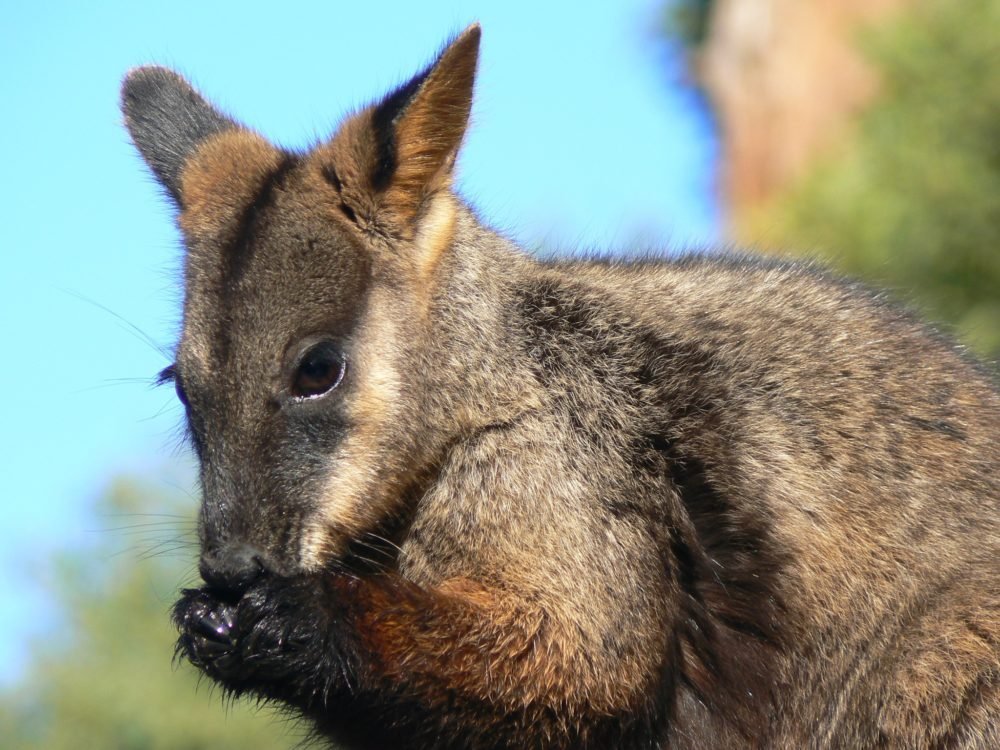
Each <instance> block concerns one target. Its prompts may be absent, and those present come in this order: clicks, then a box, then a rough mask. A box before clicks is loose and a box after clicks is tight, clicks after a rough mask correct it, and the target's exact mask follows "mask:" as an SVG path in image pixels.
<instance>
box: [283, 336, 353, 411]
mask: <svg viewBox="0 0 1000 750" xmlns="http://www.w3.org/2000/svg"><path fill="white" fill-rule="evenodd" d="M346 370H347V362H346V361H345V360H344V355H343V354H342V353H341V351H340V349H339V347H338V346H337V345H336V344H334V343H333V342H332V341H320V342H319V343H318V344H314V345H313V346H311V347H309V348H308V349H307V350H306V352H305V354H303V355H302V359H300V360H299V364H298V366H297V367H296V368H295V374H294V375H293V376H292V385H291V388H290V389H289V392H290V393H291V394H292V396H294V397H296V398H313V397H315V396H322V395H323V394H324V393H327V392H328V391H332V390H333V389H334V388H336V387H337V386H338V385H340V381H341V380H343V379H344V372H345V371H346Z"/></svg>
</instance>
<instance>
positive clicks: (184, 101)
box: [121, 66, 239, 205]
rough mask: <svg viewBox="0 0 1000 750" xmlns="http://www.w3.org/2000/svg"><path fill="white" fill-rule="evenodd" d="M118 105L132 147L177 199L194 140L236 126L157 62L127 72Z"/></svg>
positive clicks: (200, 140)
mask: <svg viewBox="0 0 1000 750" xmlns="http://www.w3.org/2000/svg"><path fill="white" fill-rule="evenodd" d="M121 108H122V113H123V114H124V115H125V126H126V127H127V128H128V131H129V134H130V135H131V136H132V141H133V142H134V143H135V145H136V148H138V149H139V153H141V154H142V157H143V159H145V160H146V163H147V164H148V165H149V167H150V169H152V170H153V172H154V173H155V174H156V176H157V178H158V179H159V180H160V182H161V183H162V184H163V186H164V187H165V188H166V189H167V190H168V191H169V193H170V195H171V197H172V198H173V199H174V201H175V202H176V203H177V204H178V205H180V204H181V191H180V175H181V170H182V169H183V167H184V164H185V162H186V161H187V160H188V159H189V158H190V157H191V155H192V154H193V153H194V151H195V149H196V148H197V147H198V145H199V144H200V143H201V142H202V141H204V140H205V139H206V138H208V137H210V136H213V135H216V134H217V133H221V132H223V131H226V130H234V129H238V127H239V126H238V125H237V124H236V123H235V122H233V121H232V120H230V119H229V118H228V117H226V116H225V115H223V114H222V113H221V112H219V111H218V110H216V109H215V108H214V107H212V105H211V104H209V103H208V102H207V101H205V100H204V99H203V98H202V97H201V95H200V94H199V93H198V92H197V91H195V90H194V89H193V88H192V87H191V85H190V84H189V83H188V82H187V81H185V80H184V79H183V78H181V76H179V75H178V74H177V73H174V72H173V71H172V70H167V69H166V68H160V67H155V66H150V67H143V68H136V69H135V70H132V71H131V72H129V74H128V75H127V76H126V77H125V81H124V82H123V84H122V94H121Z"/></svg>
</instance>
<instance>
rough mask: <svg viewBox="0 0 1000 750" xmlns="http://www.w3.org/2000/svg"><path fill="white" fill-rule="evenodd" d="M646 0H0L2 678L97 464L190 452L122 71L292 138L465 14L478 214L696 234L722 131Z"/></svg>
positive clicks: (596, 230) (366, 92) (104, 476)
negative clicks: (144, 74) (472, 63)
mask: <svg viewBox="0 0 1000 750" xmlns="http://www.w3.org/2000/svg"><path fill="white" fill-rule="evenodd" d="M659 5H660V4H659V3H658V2H656V0H614V1H613V2H612V1H610V0H609V1H607V2H600V3H598V2H582V1H581V0H576V2H568V1H566V0H559V1H558V2H547V3H540V2H538V0H534V1H533V2H527V1H525V0H504V1H503V2H494V3H474V2H463V3H460V2H457V1H456V0H451V1H448V0H427V1H425V2H420V3H416V2H412V1H410V2H403V1H400V2H382V3H346V2H314V3H302V2H287V3H282V4H280V7H279V5H278V4H255V3H250V2H246V1H244V2H212V3H204V2H183V1H174V2H169V3H167V2H163V3H160V2H142V3H136V2H120V3H113V2H92V3H71V2H65V1H64V2H45V1H36V2H32V3H8V4H7V5H6V7H5V8H4V10H3V11H2V18H3V21H2V24H0V69H2V70H3V73H2V75H0V102H3V109H4V116H3V117H2V118H0V143H2V144H3V152H4V171H3V179H2V180H0V211H2V222H0V253H2V258H3V270H2V271H0V321H2V329H0V330H2V332H3V344H4V345H3V347H2V350H0V351H2V354H0V356H2V358H3V361H2V366H0V387H2V389H0V393H3V394H4V396H5V405H4V413H5V415H4V419H3V422H4V429H3V430H0V456H2V467H3V478H4V490H5V492H6V493H7V497H6V498H5V500H4V510H5V515H4V522H3V523H2V524H0V587H2V590H3V591H4V596H2V597H0V679H4V678H6V679H9V678H10V677H11V676H12V675H15V674H16V673H17V670H18V669H19V667H20V665H21V664H22V662H23V657H24V652H25V649H26V645H25V644H26V642H27V639H28V637H29V636H30V635H32V634H35V633H37V632H38V631H39V629H40V628H42V627H46V626H47V627H52V626H53V620H52V611H51V607H49V606H48V605H47V602H48V595H47V593H46V589H45V582H46V580H47V575H48V573H47V571H48V570H49V560H50V559H51V557H52V555H53V553H54V552H55V551H56V550H59V549H62V548H65V547H67V546H71V547H72V546H81V545H82V546H86V545H87V544H88V540H89V539H90V535H92V533H93V531H92V530H94V529H100V528H102V527H106V526H108V525H109V524H108V523H107V522H106V521H102V520H101V519H95V518H94V516H93V503H94V500H95V498H96V497H98V496H99V495H100V493H101V492H102V491H103V489H104V488H105V487H106V486H107V483H108V482H109V481H110V479H111V478H112V477H114V476H116V475H118V474H121V473H132V474H137V473H138V474H140V475H144V476H148V477H151V478H153V481H154V482H155V481H166V480H163V479H159V480H158V479H156V478H158V477H159V478H162V477H165V476H167V475H170V474H172V473H174V472H173V471H172V467H173V466H175V465H176V464H177V463H178V462H179V461H182V460H183V452H180V453H179V452H178V450H177V448H176V445H177V440H176V431H177V425H178V422H179V420H180V417H181V413H180V409H179V408H178V407H177V406H176V405H175V404H174V403H173V394H172V391H171V390H170V389H159V390H155V389H152V388H150V387H149V385H148V383H149V381H150V380H151V378H152V377H153V375H154V374H155V373H156V372H157V371H158V370H160V369H161V368H162V367H164V366H165V365H167V364H168V363H169V359H168V357H169V355H168V354H167V355H165V354H163V353H162V352H160V351H158V350H157V347H159V348H161V349H163V350H166V351H168V352H169V350H170V348H171V346H172V344H173V341H174V337H175V334H176V330H177V325H178V304H179V299H180V297H179V295H180V289H179V283H180V278H179V276H178V273H177V269H178V267H179V258H180V248H179V245H178V239H177V235H176V232H175V231H174V228H173V224H172V221H173V219H172V215H171V211H170V208H169V206H168V204H167V202H166V200H164V199H163V197H162V195H161V194H160V192H159V190H158V189H157V187H156V186H155V184H154V183H153V180H152V178H151V177H150V176H149V175H148V173H147V172H146V170H145V168H144V167H143V165H142V164H141V162H140V160H139V159H138V157H137V156H136V155H135V153H134V152H133V149H132V147H131V146H130V144H129V142H128V138H127V136H126V134H125V131H124V130H123V128H122V127H121V124H120V116H119V113H118V108H117V98H118V85H119V81H120V79H121V77H122V76H123V74H124V73H125V72H126V71H127V70H128V69H129V68H131V67H133V66H136V65H140V64H143V63H148V62H156V63H159V64H164V65H169V66H172V67H175V68H176V69H178V70H180V71H181V72H183V73H185V74H186V75H188V76H189V77H190V78H191V79H192V80H193V81H194V82H195V84H196V85H197V86H198V87H199V88H200V89H201V90H202V92H203V93H205V94H206V95H207V96H208V98H210V99H211V100H213V101H215V102H216V103H218V104H219V105H221V106H222V107H223V108H224V109H226V110H228V111H230V112H231V113H233V114H234V115H235V116H236V117H238V118H239V119H241V120H242V121H243V122H245V123H247V124H249V125H250V126H252V127H254V128H256V129H258V130H259V131H260V132H262V133H264V134H265V135H267V136H268V137H270V138H272V139H273V140H275V141H277V142H279V143H281V144H282V145H285V146H291V147H297V146H299V147H301V146H305V145H307V144H309V143H311V142H313V141H315V140H316V139H318V138H320V137H323V136H324V135H327V134H329V133H330V132H331V131H332V129H333V128H334V127H335V126H336V123H337V122H338V119H339V117H340V116H341V115H343V114H344V113H345V112H346V111H347V110H348V109H349V108H351V107H355V106H358V105H361V104H364V103H366V102H367V101H368V100H370V99H372V98H374V97H375V96H377V95H379V94H381V93H383V92H384V91H385V90H386V89H387V88H389V87H391V86H392V85H394V84H396V83H399V82H401V81H402V80H404V79H405V78H406V77H407V76H409V75H411V74H412V73H414V72H416V71H417V70H418V69H419V68H420V67H421V66H422V65H423V64H424V63H426V62H427V61H428V59H429V58H430V57H431V56H432V55H433V54H434V52H435V51H436V50H437V49H438V48H439V47H440V45H441V44H442V42H443V41H444V40H445V39H446V38H447V36H449V35H450V34H452V33H454V32H456V31H458V30H460V29H461V28H463V27H464V26H465V25H467V24H468V23H469V22H471V21H473V20H479V21H480V22H481V23H482V25H483V42H482V50H481V61H480V76H479V80H478V84H477V99H476V104H475V107H474V111H473V123H474V124H473V127H472V130H471V132H470V134H469V136H468V139H467V141H466V147H465V150H464V153H463V157H462V160H461V162H460V173H459V174H460V176H459V181H458V186H459V190H460V192H462V193H463V194H464V195H465V196H466V197H467V198H468V199H469V200H470V201H471V202H472V203H473V204H474V205H475V206H476V207H477V208H478V209H479V210H480V212H481V214H482V215H483V216H484V217H485V218H486V219H487V220H488V221H489V222H490V223H492V224H493V225H494V226H497V227H498V228H500V229H502V230H504V231H505V232H507V233H508V234H510V235H512V236H513V237H515V238H517V239H518V240H520V241H521V242H522V243H523V244H524V245H526V246H528V247H539V246H545V247H547V248H557V249H562V250H572V249H579V248H584V249H588V248H608V247H611V248H627V247H629V246H634V245H637V244H638V245H641V246H642V247H643V248H647V247H648V246H650V245H651V244H653V243H655V244H659V245H662V246H663V247H665V248H667V247H670V248H677V247H684V246H690V245H692V244H693V245H699V246H701V245H706V244H710V243H712V242H713V241H715V240H716V239H717V237H718V234H719V230H718V225H719V219H718V208H717V206H716V202H715V197H714V186H713V177H712V176H713V174H714V159H715V142H714V138H713V135H712V132H711V126H710V123H709V122H708V120H707V118H706V116H705V113H704V111H703V109H702V108H701V106H700V104H699V102H698V100H697V98H696V97H695V96H694V95H693V94H692V93H691V92H690V91H686V90H684V89H683V88H682V87H680V86H679V85H677V80H678V77H679V76H678V70H679V69H678V65H677V61H676V59H675V57H673V56H672V55H671V53H670V52H669V50H665V49H664V48H663V47H662V46H660V45H658V44H657V41H656V38H655V34H654V31H653V30H654V27H655V25H656V19H657V14H658V11H659ZM133 328H134V329H137V330H140V331H142V332H143V333H144V336H141V335H138V334H136V333H135V331H134V330H133ZM144 337H148V338H149V339H150V340H152V342H154V344H155V345H153V344H150V343H149V342H147V341H146V340H144ZM110 525H114V524H110Z"/></svg>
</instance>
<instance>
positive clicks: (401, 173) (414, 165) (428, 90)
mask: <svg viewBox="0 0 1000 750" xmlns="http://www.w3.org/2000/svg"><path fill="white" fill-rule="evenodd" d="M479 38H480V28H479V24H473V25H471V26H469V27H468V28H467V29H466V30H465V31H463V32H462V33H461V34H459V35H458V36H457V37H456V38H455V39H454V40H453V41H452V42H451V43H450V44H449V45H448V46H447V47H446V48H445V49H444V51H443V52H442V53H441V54H440V55H439V56H438V58H437V60H435V62H434V63H433V64H431V65H430V66H429V67H428V68H427V69H426V70H424V71H423V72H421V73H420V74H418V75H417V76H415V77H414V78H413V79H412V80H411V81H409V83H407V84H405V85H403V86H401V87H400V88H398V89H396V90H395V91H394V92H392V93H391V94H389V95H388V96H387V97H385V98H384V99H383V100H382V101H381V102H379V103H377V104H376V105H374V106H373V107H369V108H368V109H366V110H364V111H363V112H361V113H360V114H358V115H357V116H355V117H354V118H352V119H350V120H348V121H347V122H346V123H344V125H343V126H342V127H341V129H340V131H338V133H337V134H336V135H335V136H334V138H333V140H332V141H331V142H330V143H328V144H326V146H324V147H322V148H321V149H320V158H321V159H323V161H324V169H325V173H326V175H327V179H328V180H329V181H330V183H331V184H332V185H333V187H334V188H335V189H337V190H338V192H339V193H340V194H341V200H342V201H343V202H344V205H345V207H348V208H349V209H350V211H349V212H348V215H349V216H353V217H355V219H356V220H357V221H358V222H359V223H361V224H362V225H364V226H363V228H374V229H377V230H379V231H386V230H387V231H389V232H392V233H398V232H402V233H404V234H406V233H407V230H408V229H412V222H413V220H414V218H415V217H416V215H417V213H418V212H419V210H420V207H421V206H422V205H423V203H424V201H425V200H426V199H427V197H428V196H430V195H432V194H433V193H435V192H437V191H438V190H440V189H442V188H444V187H446V186H447V185H448V184H449V182H450V179H451V174H452V170H453V167H454V165H455V158H456V156H457V155H458V149H459V147H460V146H461V144H462V138H463V136H464V135H465V130H466V127H467V126H468V123H469V112H470V110H471V109H472V91H473V85H474V83H475V78H476V63H477V61H478V58H479Z"/></svg>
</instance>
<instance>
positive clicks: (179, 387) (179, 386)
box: [174, 378, 191, 409]
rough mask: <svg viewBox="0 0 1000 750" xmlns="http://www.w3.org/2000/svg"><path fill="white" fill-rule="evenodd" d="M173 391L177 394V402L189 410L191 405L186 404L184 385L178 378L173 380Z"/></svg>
mask: <svg viewBox="0 0 1000 750" xmlns="http://www.w3.org/2000/svg"><path fill="white" fill-rule="evenodd" d="M174 391H176V392H177V400H178V401H180V402H181V404H183V405H184V408H185V409H190V408H191V404H190V403H189V402H188V397H187V393H185V392H184V384H183V383H182V382H181V379H180V378H174Z"/></svg>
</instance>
